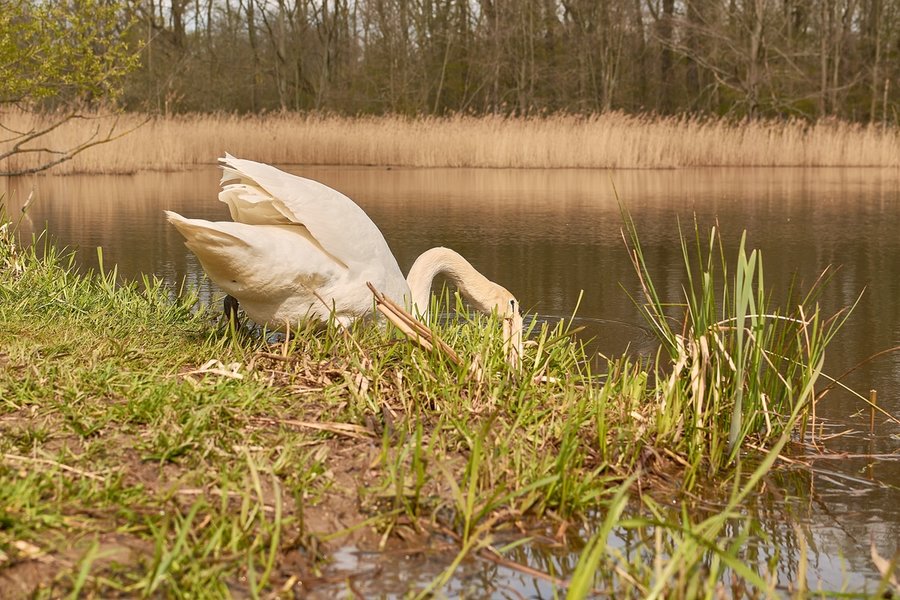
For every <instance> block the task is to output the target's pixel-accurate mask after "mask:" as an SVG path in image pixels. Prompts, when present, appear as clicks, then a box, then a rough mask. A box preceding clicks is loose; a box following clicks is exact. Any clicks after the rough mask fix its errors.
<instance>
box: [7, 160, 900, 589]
mask: <svg viewBox="0 0 900 600" xmlns="http://www.w3.org/2000/svg"><path fill="white" fill-rule="evenodd" d="M289 170H291V171H293V172H296V173H299V174H302V175H306V176H308V177H313V178H315V179H318V180H320V181H322V182H324V183H326V184H328V185H331V186H333V187H335V188H337V189H339V190H341V191H343V192H344V193H346V194H348V195H349V196H350V197H352V198H354V199H355V200H356V201H357V202H358V203H359V204H360V205H361V206H362V207H363V208H364V209H365V210H366V211H367V212H368V213H369V215H370V216H371V217H372V219H373V220H374V221H375V222H376V224H378V226H379V227H380V228H381V230H382V231H383V233H384V235H385V237H386V238H387V240H388V243H389V245H390V246H391V248H392V250H393V251H394V253H395V255H396V256H397V258H398V261H399V263H400V266H401V268H402V269H403V270H404V271H406V270H407V269H408V268H409V266H410V265H411V264H412V262H413V260H414V259H415V257H416V256H418V254H419V253H421V252H422V251H424V250H425V249H427V248H429V247H432V246H438V245H444V246H449V247H452V248H455V249H456V250H458V251H460V252H461V253H462V254H464V255H465V256H467V257H468V258H469V259H470V260H471V261H472V262H473V264H475V265H476V266H477V267H478V268H479V269H480V270H481V271H482V272H484V273H485V275H487V276H488V277H489V278H491V279H494V280H496V281H498V282H500V283H502V284H503V285H504V286H506V287H507V288H509V289H510V290H512V291H514V292H515V293H516V294H517V295H518V297H519V299H520V300H521V302H522V305H523V307H524V308H526V309H527V310H528V311H529V312H531V313H536V315H537V317H536V318H539V319H551V320H552V319H555V318H559V317H562V316H566V317H568V316H570V315H571V314H572V312H573V311H574V310H575V307H576V305H579V299H580V306H579V309H578V316H579V318H580V319H581V321H580V323H579V324H581V325H585V326H586V327H587V331H586V335H588V336H590V337H593V338H595V339H596V344H597V348H598V351H600V352H603V353H606V354H618V353H621V352H623V351H624V350H625V349H626V348H627V347H628V348H630V349H631V351H637V352H649V351H651V350H652V347H653V346H652V340H651V339H650V338H649V336H647V334H646V331H645V330H644V329H643V328H642V327H641V326H642V323H641V320H640V316H639V314H638V312H637V310H636V309H635V308H634V306H633V305H632V303H631V301H630V300H629V298H628V295H627V294H626V292H627V293H628V294H631V295H633V296H635V297H636V296H637V295H638V291H639V289H638V285H637V280H636V278H635V276H634V273H633V271H632V267H631V265H630V262H629V260H628V257H627V255H626V252H625V251H624V247H623V243H622V238H621V233H620V229H621V225H622V220H621V216H620V204H619V203H620V202H621V204H622V205H624V206H625V207H627V209H628V210H629V211H630V213H631V214H632V216H633V218H634V220H635V222H636V223H637V227H638V231H639V233H640V237H641V243H642V246H643V250H644V254H645V258H646V260H647V262H648V264H649V265H650V269H651V272H652V273H653V274H654V275H655V278H656V279H655V283H656V286H657V289H658V291H659V293H660V295H661V296H662V297H664V298H668V299H670V300H673V301H674V300H678V299H680V298H682V296H683V293H682V289H681V286H682V284H683V281H684V278H683V273H682V259H681V249H680V246H679V241H678V229H679V224H680V226H681V227H682V228H683V229H685V230H687V231H690V230H691V229H692V228H693V222H694V221H693V220H694V218H696V220H697V223H698V224H699V226H700V230H701V231H706V229H707V228H708V227H709V226H711V225H713V224H715V223H718V225H719V227H720V228H721V230H722V232H723V235H724V239H725V241H726V245H727V252H728V253H729V254H730V255H733V254H734V252H735V251H736V248H737V243H738V240H739V237H740V232H741V231H742V230H744V229H746V230H747V232H748V244H749V245H750V246H751V247H757V248H760V249H761V250H762V252H763V257H764V263H765V269H766V273H765V276H766V283H767V285H768V289H769V290H770V291H772V292H773V293H774V294H776V299H777V298H778V296H777V294H782V295H783V294H784V293H785V290H786V289H787V288H788V286H789V284H790V282H791V281H792V279H793V278H795V277H796V279H797V280H798V282H799V283H800V284H801V285H805V286H808V285H809V284H811V283H812V282H813V281H815V279H816V278H817V277H818V276H819V275H820V273H821V272H822V270H823V269H824V268H825V267H826V266H827V265H835V266H837V267H839V269H840V270H839V272H838V274H837V276H836V277H835V278H834V281H833V282H832V284H831V285H829V286H828V287H826V288H825V293H824V295H823V296H822V297H821V304H822V307H823V309H824V311H825V312H826V313H831V312H834V311H836V310H838V309H839V308H841V307H844V306H847V305H849V304H852V303H853V302H854V301H855V299H856V297H857V296H858V294H859V293H860V292H861V291H862V290H865V294H864V296H863V298H862V301H861V302H860V304H859V306H858V307H857V309H856V312H855V314H854V315H853V317H852V319H851V321H850V322H849V324H848V326H847V327H846V328H845V329H844V331H843V332H842V333H841V334H840V337H839V339H837V340H836V341H835V343H834V346H833V348H832V350H831V352H830V354H829V357H828V362H827V363H826V371H827V372H828V373H832V374H838V373H842V372H843V371H844V370H845V369H847V368H849V367H851V366H853V365H855V364H856V363H858V362H860V361H861V360H863V359H864V358H866V357H868V356H870V355H871V354H873V353H875V352H877V351H879V350H882V349H885V348H888V347H891V346H896V345H900V302H897V300H896V299H897V297H898V295H900V236H898V235H897V231H900V171H897V170H889V171H883V170H865V169H713V170H710V169H705V170H699V169H698V170H691V169H684V170H672V171H621V172H602V171H588V170H554V171H512V170H510V171H504V170H472V169H469V170H456V169H430V170H416V169H376V168H327V167H317V168H300V167H296V168H290V169H289ZM218 179H219V172H218V170H217V169H215V168H212V167H210V168H207V169H201V170H197V171H191V172H186V173H141V174H136V175H131V176H91V177H76V176H72V177H34V178H22V179H16V180H11V181H4V182H2V183H0V186H2V187H0V192H5V193H6V196H7V202H8V203H9V204H10V208H11V209H12V211H13V212H15V210H16V209H17V207H18V206H20V205H21V203H22V202H23V201H24V200H25V198H26V197H27V196H28V194H29V193H30V192H31V191H33V192H34V203H33V205H32V207H31V209H30V210H29V213H28V216H27V220H26V223H25V226H26V229H28V228H30V230H31V231H40V230H42V229H43V228H44V227H46V228H47V229H48V231H49V233H50V235H51V236H52V237H53V238H55V239H57V240H59V241H60V242H61V243H63V244H66V245H68V246H71V247H75V248H79V249H80V250H81V254H80V260H81V261H82V264H84V265H85V266H87V267H91V266H96V253H95V250H94V249H95V248H96V247H97V246H102V247H103V251H104V258H105V261H106V262H107V263H109V264H111V263H116V264H118V266H119V272H120V273H121V274H122V275H124V276H126V277H135V276H138V275H139V274H141V273H155V274H158V275H160V276H162V277H164V278H166V279H167V280H169V281H170V282H172V283H173V285H174V284H175V282H180V281H181V280H182V279H186V280H187V282H188V284H189V285H191V286H193V287H197V288H200V290H201V291H202V292H203V293H204V294H205V295H206V297H210V296H212V295H213V294H214V293H215V290H214V288H213V287H212V286H211V285H210V284H209V283H208V282H206V280H205V278H204V277H203V275H202V271H201V270H200V268H199V265H198V264H197V262H196V259H195V258H194V256H193V254H191V253H190V252H189V251H188V250H187V249H186V248H185V247H184V244H183V240H182V238H181V237H180V236H179V234H178V233H177V232H176V231H175V230H174V229H173V228H172V227H169V226H168V225H167V224H166V223H165V221H164V219H163V216H162V210H163V209H172V210H176V211H178V212H180V213H182V214H185V215H187V216H192V217H202V218H208V219H224V218H227V210H226V209H225V207H224V205H222V204H220V203H219V202H217V200H216V191H217V188H218ZM846 383H847V384H849V385H850V386H851V387H853V388H855V389H858V390H860V391H863V392H864V393H867V392H868V390H869V389H877V390H878V394H879V395H878V398H879V404H880V405H881V406H882V407H883V408H884V409H885V410H886V411H888V412H889V413H891V414H893V415H900V394H898V389H900V386H898V384H900V353H894V354H888V355H886V356H885V357H883V358H881V359H878V360H875V361H872V362H871V363H868V364H866V365H865V366H863V367H862V368H860V369H859V370H857V371H855V372H854V373H853V374H852V376H851V377H850V378H848V380H847V381H846ZM862 409H863V405H862V404H861V403H860V402H859V401H858V400H857V399H855V398H854V397H853V396H851V395H850V394H848V393H846V392H842V391H833V392H831V393H829V394H828V395H827V396H826V397H825V399H824V400H823V401H822V402H821V403H820V405H819V406H818V407H817V415H818V417H820V418H824V419H825V420H826V421H827V423H828V424H829V428H826V429H825V431H824V433H826V434H828V433H829V432H830V433H838V432H840V431H844V430H847V429H849V430H851V433H847V434H844V435H840V436H837V437H832V438H830V439H827V440H825V441H823V442H822V445H823V448H825V449H827V450H828V451H830V452H846V453H848V454H851V455H863V454H872V453H875V454H889V453H896V452H898V445H900V444H898V438H900V427H898V426H897V424H896V423H895V422H892V421H889V420H887V419H885V418H881V417H879V418H878V419H877V426H876V431H875V435H874V436H869V435H868V418H869V417H868V411H865V410H862ZM801 473H802V474H803V476H805V477H808V479H809V481H808V482H807V483H806V487H803V488H802V489H801V488H798V489H797V491H796V492H794V491H790V485H789V484H788V482H786V481H785V482H781V483H779V485H784V487H785V488H786V489H787V490H788V491H787V492H785V494H786V497H788V498H792V499H793V500H791V501H788V500H785V501H784V502H780V503H779V502H775V503H774V504H772V505H771V507H769V508H766V507H760V508H759V510H760V512H761V514H762V515H763V516H764V519H763V522H769V521H770V520H772V519H776V517H778V514H779V513H787V514H790V516H792V517H797V518H799V519H801V520H802V521H803V523H804V524H805V528H806V529H805V530H806V531H807V534H808V536H809V539H808V542H809V545H810V548H811V550H812V552H813V554H812V557H813V560H814V561H815V562H814V573H813V574H812V577H814V578H819V580H821V581H823V582H825V583H827V584H828V585H826V587H834V586H836V585H838V583H839V582H840V581H841V577H842V576H841V569H840V568H839V567H840V561H841V560H844V561H846V563H847V564H846V567H847V569H848V573H850V574H851V579H854V581H856V583H860V582H862V581H863V580H866V579H871V577H872V576H873V570H872V567H871V564H870V561H869V559H868V553H869V552H868V544H869V539H870V537H873V538H874V539H876V543H878V544H880V545H879V548H880V549H881V551H882V553H883V554H886V555H891V554H892V553H893V551H894V550H896V539H898V538H900V535H898V534H900V491H898V487H897V486H898V485H900V461H898V460H878V461H872V460H867V459H865V458H847V459H845V460H818V461H815V468H814V469H813V470H803V471H801ZM779 476H780V477H781V476H783V475H779ZM792 476H794V477H797V475H796V474H794V475H792ZM776 487H777V486H776ZM796 498H803V499H804V500H803V501H797V500H796ZM801 505H802V507H803V510H801ZM791 531H793V530H791ZM770 533H771V534H772V535H773V536H776V534H775V532H770ZM782 534H784V535H792V534H791V533H790V532H786V533H785V532H782V533H779V534H778V535H782ZM892 540H893V541H892ZM784 542H785V544H787V543H788V542H787V540H784ZM891 544H894V545H893V547H892V546H891ZM784 551H785V552H787V549H786V548H785V550H784ZM792 552H793V550H792ZM568 556H571V555H568ZM782 556H784V555H782ZM842 557H843V558H842ZM780 560H781V559H780ZM785 565H787V563H785ZM558 568H559V569H561V570H565V568H564V566H563V565H558ZM786 572H789V570H788V571H786ZM854 574H855V575H854ZM813 587H814V586H813Z"/></svg>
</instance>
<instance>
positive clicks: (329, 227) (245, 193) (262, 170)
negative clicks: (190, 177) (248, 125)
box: [219, 154, 402, 277]
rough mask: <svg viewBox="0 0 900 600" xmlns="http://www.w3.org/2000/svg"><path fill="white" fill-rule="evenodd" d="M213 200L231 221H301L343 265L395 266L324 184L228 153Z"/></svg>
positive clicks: (344, 200) (379, 241)
mask: <svg viewBox="0 0 900 600" xmlns="http://www.w3.org/2000/svg"><path fill="white" fill-rule="evenodd" d="M220 162H221V164H222V169H223V175H222V186H223V188H222V193H220V194H219V199H220V200H222V201H223V202H225V203H226V204H228V207H229V209H230V211H231V217H232V219H234V220H235V221H239V222H243V223H250V224H258V225H263V224H268V225H274V224H290V223H296V224H302V225H303V226H304V227H306V229H307V230H308V231H309V233H310V234H311V235H312V236H313V237H314V238H315V239H316V241H317V242H318V243H319V244H320V245H321V246H322V248H324V249H325V251H326V252H327V253H328V254H329V255H331V256H332V257H334V258H336V259H337V260H339V261H340V262H342V263H343V264H345V265H349V264H352V263H356V264H364V263H365V264H371V263H372V262H373V261H379V262H381V263H382V264H383V266H384V268H385V269H388V270H396V272H397V275H399V276H400V277H402V275H401V274H400V269H399V267H398V266H397V261H396V259H394V256H393V254H392V253H391V251H390V248H388V245H387V242H386V241H385V240H384V236H383V235H382V234H381V231H379V229H378V227H377V226H376V225H375V223H373V222H372V220H371V219H370V218H369V216H368V215H367V214H366V213H365V211H363V210H362V209H361V208H360V207H359V206H357V205H356V203H355V202H353V200H351V199H350V198H348V197H347V196H345V195H344V194H342V193H340V192H339V191H337V190H335V189H332V188H330V187H328V186H327V185H325V184H322V183H319V182H318V181H313V180H312V179H306V178H304V177H299V176H297V175H291V174H290V173H285V172H284V171H281V170H279V169H276V168H275V167H272V166H270V165H266V164H263V163H258V162H254V161H250V160H242V159H239V158H235V157H233V156H231V155H229V154H226V155H225V158H223V159H220Z"/></svg>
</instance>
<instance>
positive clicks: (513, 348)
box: [503, 311, 522, 369]
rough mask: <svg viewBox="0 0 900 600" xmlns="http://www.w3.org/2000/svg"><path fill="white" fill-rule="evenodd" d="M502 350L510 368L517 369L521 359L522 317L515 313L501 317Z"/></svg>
mask: <svg viewBox="0 0 900 600" xmlns="http://www.w3.org/2000/svg"><path fill="white" fill-rule="evenodd" d="M503 349H504V350H505V351H506V360H507V361H508V362H509V365H510V366H511V367H512V368H514V369H515V368H518V366H519V361H520V359H521V358H522V315H521V314H520V313H519V311H516V312H515V313H513V314H512V315H509V316H506V317H503Z"/></svg>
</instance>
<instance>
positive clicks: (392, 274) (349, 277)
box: [166, 155, 522, 352]
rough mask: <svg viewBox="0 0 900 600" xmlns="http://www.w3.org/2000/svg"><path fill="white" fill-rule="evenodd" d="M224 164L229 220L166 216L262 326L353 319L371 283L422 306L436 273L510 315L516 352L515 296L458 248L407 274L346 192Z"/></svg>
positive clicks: (364, 309) (439, 252) (441, 251)
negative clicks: (330, 319) (466, 257)
mask: <svg viewBox="0 0 900 600" xmlns="http://www.w3.org/2000/svg"><path fill="white" fill-rule="evenodd" d="M221 162H222V168H223V170H224V174H223V176H222V191H221V192H220V193H219V200H221V201H222V202H224V203H225V204H227V205H228V208H229V211H230V212H231V218H232V219H233V221H216V222H211V221H206V220H203V219H187V218H185V217H182V216H181V215H179V214H177V213H174V212H171V211H166V215H167V216H168V219H169V221H170V222H171V223H172V224H173V225H175V227H176V228H177V229H178V230H179V231H180V232H181V234H182V235H183V236H184V237H185V238H186V240H187V241H186V245H187V247H188V248H190V249H191V250H192V251H193V252H194V254H195V255H196V256H197V258H198V259H199V261H200V264H201V265H202V266H203V269H204V270H205V271H206V273H207V275H209V277H210V279H212V280H213V281H214V282H215V283H216V284H218V285H219V287H221V288H222V289H223V290H224V291H225V292H226V293H227V294H229V295H231V296H233V297H234V298H236V299H237V300H238V301H239V302H240V304H241V306H242V307H243V308H244V312H245V313H246V314H247V315H248V316H249V317H250V318H251V319H253V320H254V321H256V322H257V323H259V324H260V325H268V326H270V327H283V326H284V325H285V324H286V323H287V324H290V325H295V324H297V323H298V322H299V321H302V320H305V319H309V318H315V319H319V320H322V321H325V320H328V318H329V316H330V315H331V314H332V313H333V314H334V316H335V318H336V319H338V321H340V322H341V323H343V324H349V323H350V322H351V321H353V320H355V319H357V318H360V317H363V316H366V315H369V314H371V313H372V310H373V306H374V304H373V299H372V294H371V292H370V291H369V289H368V288H367V287H366V282H371V283H372V284H373V285H374V286H375V287H376V288H377V289H378V290H379V291H380V292H382V293H383V294H384V295H385V296H387V297H388V298H390V299H392V300H394V301H395V302H397V303H398V304H400V305H405V306H407V307H410V308H412V309H413V310H414V312H418V313H419V314H424V313H425V312H426V311H427V310H428V305H429V301H430V295H431V284H432V281H433V279H434V277H435V276H436V275H437V274H439V273H443V274H445V275H447V277H448V278H449V279H450V280H451V281H453V282H454V283H455V284H456V285H457V286H458V287H459V289H460V291H461V292H462V294H463V295H464V296H465V297H466V298H467V299H468V300H469V301H470V302H471V303H472V305H473V307H474V308H476V309H478V310H481V311H484V312H491V311H492V310H496V311H497V313H498V314H499V315H500V316H501V317H504V318H505V319H507V321H508V322H509V329H508V331H507V333H508V343H509V344H510V346H511V347H510V349H511V350H514V351H515V352H518V349H519V346H520V343H521V337H520V336H521V323H522V321H521V316H520V315H519V311H518V303H517V301H516V299H515V297H514V296H513V295H512V294H510V293H509V292H508V291H507V290H506V289H505V288H503V287H502V286H500V285H497V284H496V283H493V282H491V281H490V280H488V279H487V278H486V277H484V276H483V275H481V273H479V272H478V271H477V270H476V269H475V268H474V267H472V265H471V264H469V262H468V261H466V260H465V259H464V258H463V257H462V256H460V255H459V254H457V253H456V252H454V251H453V250H449V249H447V248H432V249H431V250H428V251H427V252H425V253H423V254H422V255H421V256H420V257H419V258H418V259H416V262H415V263H414V264H413V266H412V268H411V269H410V272H409V277H408V278H404V277H403V273H402V272H401V271H400V267H399V266H398V264H397V260H396V259H395V258H394V255H393V254H392V253H391V250H390V248H388V245H387V242H385V240H384V236H383V235H382V234H381V231H379V229H378V227H376V226H375V223H373V222H372V220H371V219H369V217H368V215H366V213H365V212H364V211H363V210H362V209H361V208H360V207H359V206H357V205H356V204H355V203H354V202H353V201H352V200H351V199H350V198H348V197H347V196H345V195H343V194H341V193H340V192H338V191H337V190H334V189H332V188H330V187H328V186H326V185H324V184H321V183H319V182H317V181H313V180H310V179H305V178H303V177H298V176H296V175H291V174H288V173H285V172H283V171H280V170H278V169H276V168H274V167H271V166H269V165H265V164H261V163H257V162H253V161H249V160H240V159H237V158H234V157H232V156H229V155H226V156H225V158H224V159H222V160H221ZM507 321H504V322H505V323H506V322H507ZM505 329H506V326H505Z"/></svg>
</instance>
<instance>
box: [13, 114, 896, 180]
mask: <svg viewBox="0 0 900 600" xmlns="http://www.w3.org/2000/svg"><path fill="white" fill-rule="evenodd" d="M144 121H146V123H144ZM0 122H2V123H3V125H4V126H5V127H8V128H11V129H15V130H18V131H28V130H30V129H31V128H33V127H38V126H39V123H40V122H41V118H40V117H39V116H36V115H32V114H28V113H22V112H9V111H7V112H4V113H2V114H0ZM142 123H143V125H142ZM113 126H114V127H113ZM111 127H113V129H112V131H113V132H114V133H117V132H123V131H128V130H130V129H134V128H137V129H136V130H135V131H133V132H132V133H130V134H128V135H126V136H124V137H122V138H120V139H117V140H116V141H114V142H111V143H108V144H103V145H100V146H96V147H93V148H91V149H89V150H87V151H85V152H84V153H82V154H80V155H78V156H77V157H76V158H75V159H74V160H72V161H70V162H67V163H64V164H62V165H60V166H58V167H56V168H55V171H54V172H56V173H76V172H77V173H130V172H134V171H138V170H142V169H156V170H160V169H161V170H177V169H183V168H186V167H190V166H192V165H197V164H208V163H211V162H213V161H215V159H216V158H217V157H219V156H221V155H222V154H223V153H224V152H225V151H228V152H230V153H232V154H234V155H237V156H245V157H248V158H253V159H254V160H258V161H262V162H268V163H278V164H310V165H321V164H327V165H394V166H411V167H497V168H669V167H695V166H810V167H825V166H835V167H842V166H867V167H868V166H880V167H897V166H900V131H897V130H896V129H886V130H885V129H882V128H880V127H867V126H860V125H856V124H850V123H845V122H838V121H822V122H818V123H815V124H807V123H804V122H799V121H793V122H783V121H752V122H743V123H733V122H729V121H726V120H715V119H712V120H711V119H703V120H701V119H694V118H690V117H671V118H654V117H647V116H628V115H624V114H621V113H608V114H602V115H597V116H593V117H575V116H549V117H545V118H528V119H518V118H503V117H467V116H455V117H448V118H421V119H407V118H403V117H397V116H385V117H360V118H349V117H339V116H322V115H301V114H292V113H288V114H269V115H264V116H246V117H240V116H230V115H187V116H178V117H153V118H149V117H147V116H144V115H137V114H124V115H121V116H119V117H116V118H113V117H108V118H103V119H96V120H90V119H89V120H77V121H72V122H69V123H66V124H65V125H63V126H61V127H59V128H58V129H55V130H54V131H52V132H51V133H49V134H48V135H47V136H45V137H43V138H40V139H39V140H35V141H34V142H33V143H32V144H31V146H33V147H48V148H71V147H75V146H76V145H78V144H80V143H83V142H84V141H85V140H87V139H89V138H90V137H91V136H92V135H93V134H94V132H95V130H97V128H99V130H100V131H101V132H102V133H103V134H106V133H107V132H108V131H110V128H111ZM0 147H2V144H0ZM48 157H49V155H48V154H46V153H43V154H42V153H34V154H21V155H18V156H17V157H14V158H13V159H10V160H11V161H14V162H10V163H9V165H8V166H9V167H19V168H25V167H28V166H30V165H32V164H34V161H37V160H40V159H41V158H44V159H46V158H48ZM4 170H5V169H4Z"/></svg>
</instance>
